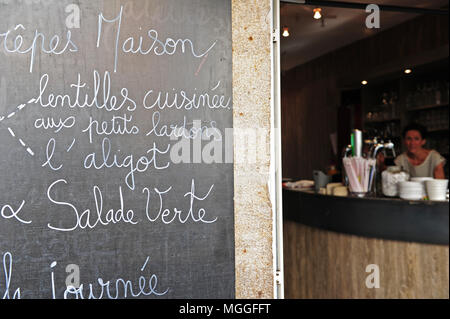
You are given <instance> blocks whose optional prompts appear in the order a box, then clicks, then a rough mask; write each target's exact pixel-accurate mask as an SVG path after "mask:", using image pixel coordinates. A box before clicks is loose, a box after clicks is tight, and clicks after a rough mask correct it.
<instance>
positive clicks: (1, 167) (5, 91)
mask: <svg viewBox="0 0 450 319" xmlns="http://www.w3.org/2000/svg"><path fill="white" fill-rule="evenodd" d="M231 62H232V50H231V1H229V0H164V1H160V0H147V1H144V0H142V1H131V0H130V1H118V0H117V1H115V0H104V1H92V0H78V1H73V0H71V1H70V0H42V1H25V0H24V1H5V0H0V210H1V211H0V297H3V298H19V297H20V298H51V299H53V298H57V299H59V298H114V299H115V298H233V297H234V296H235V293H234V289H235V283H234V282H235V280H234V279H235V275H234V269H235V267H234V211H233V210H234V204H233V193H234V189H233V164H232V158H233V155H232V153H231V150H230V147H229V146H230V145H232V134H228V133H229V132H230V129H231V128H232V126H233V125H232V81H231ZM230 138H231V143H230Z"/></svg>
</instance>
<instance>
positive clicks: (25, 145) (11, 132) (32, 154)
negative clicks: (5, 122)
mask: <svg viewBox="0 0 450 319" xmlns="http://www.w3.org/2000/svg"><path fill="white" fill-rule="evenodd" d="M8 131H9V134H11V135H12V137H14V138H16V134H15V133H14V131H13V130H12V129H11V128H10V127H8ZM19 143H20V144H22V146H23V147H24V148H26V150H27V152H28V153H29V154H30V155H31V156H34V152H33V151H32V149H31V148H29V147H28V146H27V144H25V142H24V141H23V140H22V139H21V138H19Z"/></svg>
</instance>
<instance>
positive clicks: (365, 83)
mask: <svg viewBox="0 0 450 319" xmlns="http://www.w3.org/2000/svg"><path fill="white" fill-rule="evenodd" d="M367 83H369V82H367V81H366V80H363V81H361V84H362V85H367Z"/></svg>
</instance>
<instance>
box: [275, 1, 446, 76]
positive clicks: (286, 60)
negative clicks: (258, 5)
mask: <svg viewBox="0 0 450 319" xmlns="http://www.w3.org/2000/svg"><path fill="white" fill-rule="evenodd" d="M347 2H354V3H356V2H358V3H369V1H367V0H366V1H362V0H348V1H347ZM372 2H374V3H376V4H379V5H394V6H408V7H418V8H429V9H440V8H443V7H446V8H448V4H449V1H448V0H426V1H424V0H407V1H406V0H377V1H372ZM314 8H315V7H314V6H309V5H301V4H288V3H282V4H281V8H280V16H281V17H280V19H281V26H287V27H289V32H290V36H289V37H288V38H284V37H281V69H282V70H283V71H286V70H289V69H291V68H293V67H295V66H298V65H301V64H304V63H306V62H308V61H311V60H313V59H315V58H317V57H319V56H322V55H324V54H326V53H328V52H331V51H334V50H336V49H338V48H341V47H344V46H346V45H348V44H350V43H352V42H355V41H358V40H360V39H362V38H365V37H369V36H372V35H374V34H375V33H377V32H382V31H385V30H387V29H389V28H391V27H393V26H395V25H397V24H400V23H402V22H405V21H407V20H409V19H412V18H415V17H416V16H417V15H415V14H411V13H399V12H385V11H382V12H381V15H380V29H368V28H366V26H365V20H366V17H367V15H368V13H366V12H365V11H364V10H358V9H347V8H333V7H322V13H323V16H324V21H323V22H324V25H323V26H322V21H320V20H315V19H313V9H314Z"/></svg>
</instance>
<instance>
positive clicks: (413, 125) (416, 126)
mask: <svg viewBox="0 0 450 319" xmlns="http://www.w3.org/2000/svg"><path fill="white" fill-rule="evenodd" d="M408 131H418V132H419V133H420V136H422V139H426V138H427V135H428V131H427V128H426V127H425V126H423V125H420V124H417V123H411V124H408V125H407V126H406V127H405V128H404V129H403V138H404V137H405V136H406V133H408Z"/></svg>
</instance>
